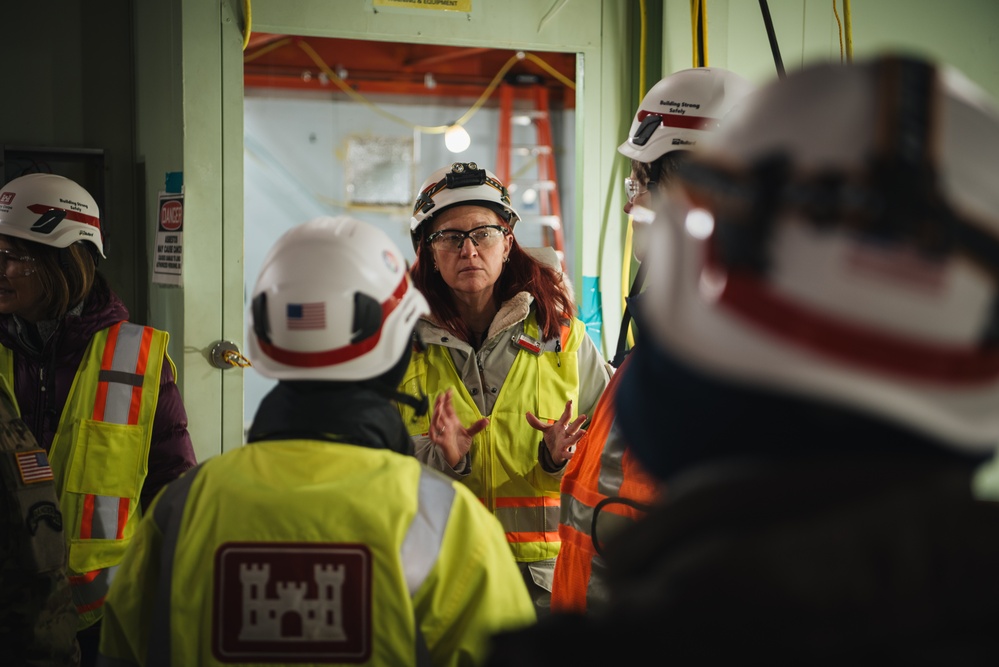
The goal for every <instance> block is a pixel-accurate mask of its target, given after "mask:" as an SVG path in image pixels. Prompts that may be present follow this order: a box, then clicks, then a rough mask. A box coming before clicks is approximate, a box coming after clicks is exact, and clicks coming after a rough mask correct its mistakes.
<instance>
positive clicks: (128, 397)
mask: <svg viewBox="0 0 999 667" xmlns="http://www.w3.org/2000/svg"><path fill="white" fill-rule="evenodd" d="M144 332H145V327H143V326H139V325H138V324H130V323H128V322H124V323H122V325H121V327H120V328H119V329H118V341H117V342H116V343H115V346H114V357H113V358H112V360H111V370H103V371H101V374H100V381H101V382H107V383H108V393H107V403H106V405H105V407H104V421H105V422H108V423H109V424H127V423H128V413H129V410H130V409H131V406H132V389H133V388H134V387H141V386H142V380H143V376H142V375H139V374H137V373H136V372H135V365H136V364H137V363H138V361H139V353H140V352H141V350H142V336H143V333H144Z"/></svg>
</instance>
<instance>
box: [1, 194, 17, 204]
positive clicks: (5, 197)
mask: <svg viewBox="0 0 999 667" xmlns="http://www.w3.org/2000/svg"><path fill="white" fill-rule="evenodd" d="M12 201H14V193H13V192H5V193H3V194H2V195H0V204H9V203H11V202H12Z"/></svg>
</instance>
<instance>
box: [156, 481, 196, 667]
mask: <svg viewBox="0 0 999 667" xmlns="http://www.w3.org/2000/svg"><path fill="white" fill-rule="evenodd" d="M202 465H203V464H202ZM201 467H202V466H201V465H198V466H196V467H195V468H193V469H191V470H188V471H187V472H186V473H184V474H183V475H181V476H180V477H179V478H178V479H176V480H174V481H172V482H170V483H169V484H168V485H167V486H166V488H164V489H163V491H161V492H160V497H159V500H158V501H157V503H156V507H155V508H154V509H153V521H155V522H156V525H157V526H158V527H159V529H160V532H161V533H162V534H163V549H162V551H161V552H160V577H159V580H158V581H157V582H156V593H155V594H154V595H153V600H152V609H153V612H152V619H151V620H150V623H149V645H148V646H147V647H146V650H147V651H148V652H149V653H148V655H147V656H146V660H147V662H146V664H147V665H148V666H149V667H158V666H159V665H162V666H163V667H169V665H171V664H172V657H171V655H170V636H171V628H170V618H171V616H172V614H171V609H170V591H171V590H172V589H173V561H174V554H176V552H177V537H178V535H179V534H180V522H181V520H182V519H183V518H184V505H185V504H187V496H188V494H189V493H190V492H191V486H192V485H193V484H194V479H195V477H197V476H198V473H199V472H201Z"/></svg>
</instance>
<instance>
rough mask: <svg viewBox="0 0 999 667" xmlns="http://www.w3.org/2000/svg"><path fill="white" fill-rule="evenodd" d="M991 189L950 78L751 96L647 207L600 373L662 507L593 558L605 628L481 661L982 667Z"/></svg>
mask: <svg viewBox="0 0 999 667" xmlns="http://www.w3.org/2000/svg"><path fill="white" fill-rule="evenodd" d="M996 182H999V109H997V108H996V106H995V103H994V102H993V101H992V100H990V99H988V98H987V97H986V96H985V95H984V94H983V93H982V92H981V90H980V89H978V88H977V87H976V86H975V85H974V84H972V83H971V82H970V81H969V80H967V79H966V78H965V77H963V76H962V75H960V74H959V73H958V72H956V71H955V70H953V69H951V68H949V67H947V66H943V65H938V64H935V63H932V62H929V61H926V60H923V59H919V58H915V57H912V56H908V57H906V56H900V55H895V54H883V55H880V56H876V57H871V58H870V59H867V60H864V61H855V62H854V63H851V64H846V65H843V64H833V63H820V64H812V65H809V66H805V67H804V68H802V69H801V70H799V71H797V72H794V73H789V74H788V75H787V77H786V78H784V79H780V80H777V81H774V82H772V83H770V84H767V85H766V86H764V87H762V88H760V89H759V90H758V91H757V92H756V93H754V94H753V95H752V96H750V98H748V99H747V101H746V103H745V104H744V105H743V106H742V108H740V109H739V110H737V111H736V112H735V114H734V115H733V116H731V117H730V118H729V119H727V120H726V122H725V124H724V125H723V126H722V127H721V128H720V129H719V130H718V131H717V132H716V133H715V135H713V136H712V138H711V139H710V140H709V141H708V142H707V143H706V145H702V146H701V147H699V149H698V150H697V151H695V152H694V153H692V155H691V156H690V158H689V159H688V160H687V161H686V162H685V163H684V164H683V165H681V167H680V170H679V172H678V174H677V176H676V177H675V178H674V180H673V187H672V189H671V190H670V192H669V196H668V197H667V198H666V202H665V207H666V208H664V209H663V210H662V211H660V212H658V213H657V216H656V218H657V219H656V221H655V222H654V223H653V225H652V228H651V229H650V234H649V244H648V246H649V247H648V251H647V258H646V259H647V261H648V262H650V268H649V279H648V287H647V288H646V291H645V292H644V293H643V296H642V299H641V301H640V303H639V308H638V311H637V313H636V320H637V322H638V326H639V333H640V335H641V344H640V345H638V346H637V347H636V348H635V351H634V352H633V353H632V359H633V361H632V363H630V364H629V366H628V368H626V369H624V370H623V371H621V373H622V377H621V384H620V388H619V390H618V396H617V410H618V419H619V420H620V423H621V427H622V429H623V433H624V436H625V437H626V438H627V439H628V442H629V444H630V446H631V448H632V451H633V452H634V453H635V455H636V457H637V458H638V460H639V462H640V463H641V464H642V465H643V466H644V467H645V469H646V470H647V471H649V472H650V473H651V474H653V475H655V477H656V478H657V479H659V480H662V481H664V482H665V483H666V484H668V486H669V496H668V498H667V499H666V500H665V502H664V503H663V504H662V505H661V506H660V507H657V508H656V509H655V510H654V511H653V512H650V513H649V514H648V515H647V516H646V517H644V518H643V519H642V520H640V521H639V522H637V523H636V524H635V525H634V526H632V527H631V528H630V529H628V530H626V531H624V532H622V533H621V534H619V535H618V536H617V538H616V539H615V540H614V541H613V542H612V543H610V544H608V545H607V548H606V549H605V555H606V560H607V564H608V570H609V573H610V581H611V594H610V602H609V603H608V606H607V608H606V610H605V611H603V612H602V613H600V614H598V615H576V614H559V615H555V616H553V617H551V618H550V619H547V620H552V621H554V620H555V619H558V620H559V621H560V623H558V624H556V623H544V624H542V623H539V624H537V626H535V627H534V628H532V629H531V630H530V631H526V632H525V633H524V634H519V633H514V634H507V635H505V636H504V637H502V638H499V639H497V644H496V651H495V653H494V655H493V657H492V658H491V661H490V663H489V664H490V665H493V666H497V667H498V666H500V665H514V664H516V665H518V666H521V665H533V664H537V665H549V664H552V661H553V660H556V659H557V660H558V661H560V662H561V663H564V664H577V659H578V660H579V661H580V662H587V661H589V663H590V664H609V663H608V662H607V661H610V662H613V663H614V664H621V663H624V662H627V661H628V659H629V658H631V657H633V656H637V655H640V654H645V655H648V654H649V651H654V652H657V653H653V654H655V655H658V656H660V657H661V659H662V660H663V661H664V662H666V661H671V662H679V663H689V662H697V663H698V664H729V663H737V664H746V663H751V664H767V665H843V664H851V665H856V664H862V665H879V666H880V665H938V666H941V667H943V666H950V665H962V666H968V665H975V666H977V665H983V666H984V665H994V664H995V662H996V656H997V655H999V636H997V634H996V631H995V619H996V618H999V572H997V570H996V563H997V562H999V530H996V526H997V525H999V503H997V502H995V501H991V500H986V499H983V498H980V497H978V496H976V495H975V493H973V486H972V483H973V480H974V479H975V474H976V471H977V468H978V466H979V465H980V464H981V463H982V462H983V461H986V460H988V459H989V457H991V456H992V454H993V452H994V450H995V447H996V442H997V440H999V411H997V410H996V405H997V403H999V345H997V340H999V309H997V308H996V302H997V299H999V189H997V188H996V187H995V183H996ZM552 636H557V637H559V638H560V640H561V641H560V643H559V646H558V647H557V648H558V650H557V652H556V650H555V647H551V648H549V647H548V643H546V641H547V642H550V639H549V638H550V637H552ZM610 637H613V638H614V641H607V639H608V638H610ZM556 656H557V658H556Z"/></svg>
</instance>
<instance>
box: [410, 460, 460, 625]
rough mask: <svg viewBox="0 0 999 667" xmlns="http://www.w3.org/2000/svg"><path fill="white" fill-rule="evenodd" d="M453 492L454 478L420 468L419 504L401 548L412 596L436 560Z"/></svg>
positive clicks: (449, 512) (452, 500)
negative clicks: (450, 478)
mask: <svg viewBox="0 0 999 667" xmlns="http://www.w3.org/2000/svg"><path fill="white" fill-rule="evenodd" d="M454 495H455V490H454V488H452V486H451V480H449V479H448V478H446V477H443V476H441V475H439V474H435V473H434V472H433V471H431V470H429V469H423V470H421V471H420V489H419V497H418V499H417V502H418V503H419V505H418V507H417V508H416V516H415V517H413V522H412V523H411V524H410V525H409V531H408V532H407V533H406V539H404V540H403V542H402V547H401V548H400V549H399V556H400V558H401V560H402V567H403V573H404V574H405V577H406V585H407V586H408V587H409V595H410V597H412V596H414V595H416V591H418V590H419V589H420V586H422V585H423V582H424V581H425V580H426V578H427V575H428V574H430V570H431V569H432V568H433V566H434V564H435V563H436V562H437V556H438V554H440V550H441V543H442V542H443V540H444V529H445V528H447V519H448V516H450V514H451V505H452V504H453V503H454ZM417 627H419V625H417Z"/></svg>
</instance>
